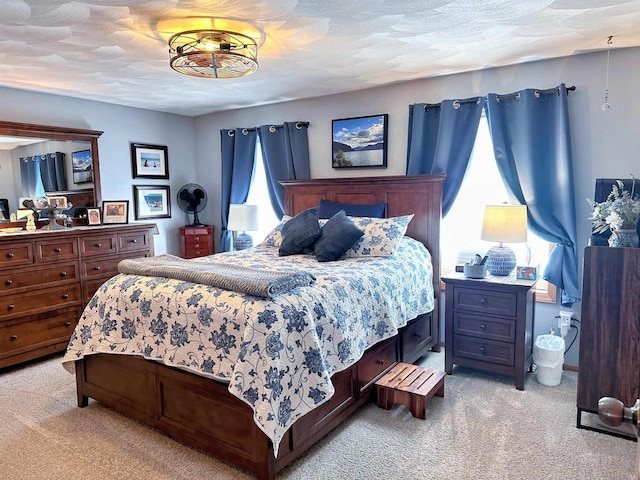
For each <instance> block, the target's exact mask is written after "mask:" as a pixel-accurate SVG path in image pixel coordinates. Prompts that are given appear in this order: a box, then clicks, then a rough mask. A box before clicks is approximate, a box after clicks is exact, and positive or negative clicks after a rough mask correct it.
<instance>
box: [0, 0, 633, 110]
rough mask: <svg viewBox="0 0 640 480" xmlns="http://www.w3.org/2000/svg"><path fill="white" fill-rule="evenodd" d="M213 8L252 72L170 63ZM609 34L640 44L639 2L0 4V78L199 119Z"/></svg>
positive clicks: (575, 46)
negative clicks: (245, 44)
mask: <svg viewBox="0 0 640 480" xmlns="http://www.w3.org/2000/svg"><path fill="white" fill-rule="evenodd" d="M211 18H215V19H216V20H214V21H213V23H214V25H216V26H220V25H225V24H229V25H230V27H233V28H234V29H238V30H240V29H242V30H244V31H248V32H250V33H251V34H252V36H255V37H256V40H257V41H258V43H259V45H260V49H259V52H258V62H259V64H260V68H259V69H258V71H257V72H256V73H254V74H253V75H250V76H247V77H243V78H237V79H224V80H221V79H218V80H216V79H202V78H192V77H188V76H185V75H181V74H179V73H176V72H174V71H173V70H172V69H171V68H170V67H169V62H168V60H169V54H168V47H167V39H168V38H169V37H170V36H171V35H172V34H173V33H176V32H178V31H181V30H187V29H189V28H191V27H193V26H210V25H211V23H212V21H211V20H210V19H211ZM224 19H226V20H224ZM240 20H242V21H244V22H249V23H247V24H244V23H238V21H240ZM247 28H248V30H247ZM610 35H613V36H614V38H613V40H612V42H613V44H612V45H611V46H610V47H611V48H620V47H628V46H637V45H640V1H638V0H628V1H624V0H555V1H552V0H506V1H505V0H402V1H400V0H397V1H393V0H364V1H359V0H170V1H161V0H144V1H138V0H133V1H132V0H93V1H71V2H65V1H60V0H0V84H2V85H4V86H9V87H16V88H22V89H28V90H38V91H43V92H49V93H57V94H62V95H68V96H73V97H80V98H87V99H92V100H98V101H104V102H110V103H116V104H122V105H129V106H133V107H140V108H146V109H151V110H159V111H166V112H173V113H179V114H183V115H200V114H204V113H209V112H213V111H220V110H226V109H231V108H239V107H247V106H253V105H260V104H267V103H273V102H281V101H286V100H293V99H298V98H307V97H316V96H320V95H327V94H332V93H338V92H344V91H351V90H359V89H363V88H368V87H373V86H377V85H384V84H389V83H394V82H399V81H403V80H411V79H416V78H424V77H429V76H434V75H443V74H449V73H455V72H462V71H469V70H478V69H482V68H488V67H495V66H502V65H508V64H515V63H521V62H528V61H533V60H540V59H544V58H554V57H564V56H568V55H573V54H575V53H580V52H583V51H585V50H591V49H603V48H607V47H608V45H607V37H609V36H610Z"/></svg>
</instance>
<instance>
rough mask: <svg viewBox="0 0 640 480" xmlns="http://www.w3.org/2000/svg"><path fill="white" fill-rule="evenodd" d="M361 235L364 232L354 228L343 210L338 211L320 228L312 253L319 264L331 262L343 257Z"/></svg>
mask: <svg viewBox="0 0 640 480" xmlns="http://www.w3.org/2000/svg"><path fill="white" fill-rule="evenodd" d="M362 235H364V231H362V230H360V229H359V228H358V227H356V225H355V224H354V223H353V221H351V219H349V217H347V216H346V215H345V213H344V210H340V211H339V212H338V213H336V214H335V215H334V216H333V217H331V218H330V219H329V220H327V222H326V223H325V224H324V226H323V227H322V230H321V233H320V238H319V239H318V240H317V241H316V243H315V245H314V246H313V253H314V254H315V256H316V258H317V259H318V261H319V262H333V261H334V260H337V259H338V258H340V257H341V256H342V255H344V253H345V252H346V251H347V250H349V249H350V248H351V247H352V246H353V245H354V244H355V243H356V242H357V241H358V239H359V238H360V237H362Z"/></svg>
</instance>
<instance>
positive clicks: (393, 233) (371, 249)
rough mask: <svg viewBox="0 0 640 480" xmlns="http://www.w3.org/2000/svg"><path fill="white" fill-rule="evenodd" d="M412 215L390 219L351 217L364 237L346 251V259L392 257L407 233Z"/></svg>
mask: <svg viewBox="0 0 640 480" xmlns="http://www.w3.org/2000/svg"><path fill="white" fill-rule="evenodd" d="M412 218H413V215H404V216H401V217H391V218H365V217H351V220H353V223H354V224H355V225H356V226H357V227H358V228H361V229H362V230H364V235H363V236H362V238H360V240H358V241H357V242H356V244H355V245H354V246H353V247H351V248H350V249H349V250H347V251H346V253H345V256H347V257H386V256H387V255H393V254H394V253H395V252H396V250H397V249H398V246H399V245H400V240H402V237H403V236H404V234H405V232H406V231H407V226H408V225H409V222H410V221H411V219H412Z"/></svg>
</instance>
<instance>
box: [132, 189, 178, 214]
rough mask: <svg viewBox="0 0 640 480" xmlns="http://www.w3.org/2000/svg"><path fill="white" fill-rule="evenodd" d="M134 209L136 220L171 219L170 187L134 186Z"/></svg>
mask: <svg viewBox="0 0 640 480" xmlns="http://www.w3.org/2000/svg"><path fill="white" fill-rule="evenodd" d="M133 207H134V216H135V219H136V220H147V219H152V218H171V190H170V188H169V185H134V186H133Z"/></svg>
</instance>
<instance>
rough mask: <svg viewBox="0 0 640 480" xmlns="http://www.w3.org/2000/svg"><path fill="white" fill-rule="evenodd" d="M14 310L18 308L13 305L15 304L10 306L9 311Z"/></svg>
mask: <svg viewBox="0 0 640 480" xmlns="http://www.w3.org/2000/svg"><path fill="white" fill-rule="evenodd" d="M14 308H16V306H15V305H13V304H11V305H9V306H8V307H7V309H8V310H13V309H14Z"/></svg>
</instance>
